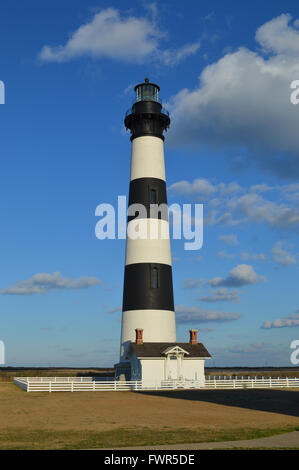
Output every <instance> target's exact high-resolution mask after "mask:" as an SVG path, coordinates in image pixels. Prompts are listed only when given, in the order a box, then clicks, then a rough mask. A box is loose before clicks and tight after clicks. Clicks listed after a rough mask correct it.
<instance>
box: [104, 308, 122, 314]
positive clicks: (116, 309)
mask: <svg viewBox="0 0 299 470" xmlns="http://www.w3.org/2000/svg"><path fill="white" fill-rule="evenodd" d="M121 311H122V307H115V308H112V309H110V310H106V312H105V313H109V314H110V313H119V312H121Z"/></svg>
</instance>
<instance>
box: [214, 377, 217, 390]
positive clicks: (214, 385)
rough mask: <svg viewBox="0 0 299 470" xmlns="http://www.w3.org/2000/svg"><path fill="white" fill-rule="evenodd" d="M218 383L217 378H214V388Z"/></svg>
mask: <svg viewBox="0 0 299 470" xmlns="http://www.w3.org/2000/svg"><path fill="white" fill-rule="evenodd" d="M216 387H217V385H216V379H215V378H214V388H216Z"/></svg>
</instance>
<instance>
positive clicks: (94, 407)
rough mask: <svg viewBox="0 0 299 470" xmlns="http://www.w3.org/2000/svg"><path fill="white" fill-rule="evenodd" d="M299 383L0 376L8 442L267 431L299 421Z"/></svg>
mask: <svg viewBox="0 0 299 470" xmlns="http://www.w3.org/2000/svg"><path fill="white" fill-rule="evenodd" d="M298 395H299V393H298V391H295V390H283V391H282V390H223V391H221V390H219V391H218V390H217V391H214V390H211V391H210V390H197V391H196V390H195V391H194V390H193V391H190V392H189V391H179V392H158V393H156V392H153V393H149V392H147V393H143V392H142V393H140V392H136V393H134V392H76V393H70V392H57V393H47V392H35V393H26V392H24V391H23V390H21V389H19V388H18V387H16V386H15V385H14V384H12V383H1V384H0V449H92V448H107V447H110V448H114V447H122V446H123V447H125V446H137V445H138V446H143V445H163V444H175V443H182V444H183V443H190V442H208V441H224V440H225V441H228V440H240V439H251V438H257V437H267V436H270V435H274V434H280V433H283V432H288V431H294V430H295V429H298V427H299V419H298V402H299V400H298Z"/></svg>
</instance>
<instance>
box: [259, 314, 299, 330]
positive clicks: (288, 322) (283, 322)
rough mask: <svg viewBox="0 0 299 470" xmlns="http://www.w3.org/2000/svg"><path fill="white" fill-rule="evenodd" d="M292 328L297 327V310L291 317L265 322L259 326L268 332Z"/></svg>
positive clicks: (298, 315)
mask: <svg viewBox="0 0 299 470" xmlns="http://www.w3.org/2000/svg"><path fill="white" fill-rule="evenodd" d="M294 326H299V310H297V311H296V312H295V313H293V314H292V315H289V316H287V317H283V318H278V319H277V320H274V321H269V320H266V321H265V322H264V323H263V325H262V326H261V328H262V329H264V330H269V329H272V328H289V327H294Z"/></svg>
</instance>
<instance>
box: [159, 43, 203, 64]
mask: <svg viewBox="0 0 299 470" xmlns="http://www.w3.org/2000/svg"><path fill="white" fill-rule="evenodd" d="M199 48H200V43H199V42H195V43H192V44H185V45H184V46H182V47H180V48H178V49H173V50H171V49H168V50H165V51H161V61H162V62H163V63H164V64H165V65H176V64H178V63H179V62H181V61H182V60H183V59H185V58H187V57H189V56H190V55H194V54H196V53H197V51H198V50H199Z"/></svg>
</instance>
